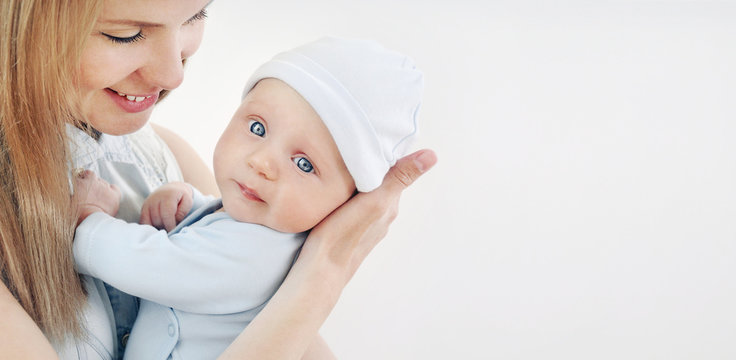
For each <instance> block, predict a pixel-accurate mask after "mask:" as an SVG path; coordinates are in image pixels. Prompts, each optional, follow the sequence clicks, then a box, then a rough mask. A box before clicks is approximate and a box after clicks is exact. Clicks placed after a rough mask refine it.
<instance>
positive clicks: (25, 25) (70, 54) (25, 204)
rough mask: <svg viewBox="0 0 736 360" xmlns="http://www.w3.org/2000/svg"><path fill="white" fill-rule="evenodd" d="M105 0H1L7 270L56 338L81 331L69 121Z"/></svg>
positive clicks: (1, 238) (1, 162)
mask: <svg viewBox="0 0 736 360" xmlns="http://www.w3.org/2000/svg"><path fill="white" fill-rule="evenodd" d="M100 8H101V0H98V1H88V0H71V1H70V0H3V1H2V2H0V277H1V278H2V280H3V282H4V283H5V285H6V286H7V287H8V289H9V290H10V292H11V293H12V294H13V295H14V296H15V298H16V299H17V300H18V301H19V302H20V304H21V305H22V306H23V308H24V309H25V311H26V312H27V313H28V314H29V315H30V316H31V318H33V319H34V321H35V322H36V323H37V324H38V326H39V327H40V328H41V330H42V331H44V333H45V334H46V335H47V336H48V337H49V338H50V339H52V340H63V339H64V338H66V337H68V336H74V337H79V336H81V335H82V325H81V324H82V322H81V311H82V308H83V306H84V304H85V302H86V296H85V293H84V290H83V287H82V283H81V280H80V278H79V275H78V274H77V273H76V272H75V271H74V262H73V256H72V250H71V244H72V240H73V235H74V224H75V220H76V219H74V218H73V217H74V215H75V214H74V213H73V212H72V211H70V209H71V208H72V207H71V202H70V185H69V181H68V173H69V169H68V167H69V156H68V155H69V152H68V149H67V136H66V130H65V127H66V124H68V123H73V122H74V121H75V119H79V114H78V113H77V110H76V109H77V102H76V98H75V96H73V95H74V94H77V91H76V90H75V89H76V87H75V82H76V80H75V76H76V74H77V73H78V67H79V62H80V57H81V52H82V49H83V48H84V45H85V41H86V39H87V38H88V37H89V34H90V33H91V32H92V29H93V27H94V23H95V20H96V19H97V16H98V14H99V11H100Z"/></svg>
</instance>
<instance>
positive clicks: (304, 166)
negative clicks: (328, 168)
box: [292, 156, 314, 173]
mask: <svg viewBox="0 0 736 360" xmlns="http://www.w3.org/2000/svg"><path fill="white" fill-rule="evenodd" d="M292 160H293V161H294V164H296V166H298V167H299V170H301V171H304V172H305V173H311V172H312V171H314V166H312V163H311V162H309V160H307V158H305V157H301V156H298V157H295V158H294V159H292Z"/></svg>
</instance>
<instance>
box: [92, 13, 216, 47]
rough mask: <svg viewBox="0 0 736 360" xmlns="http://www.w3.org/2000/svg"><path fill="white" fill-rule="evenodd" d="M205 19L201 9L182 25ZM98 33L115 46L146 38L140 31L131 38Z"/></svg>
mask: <svg viewBox="0 0 736 360" xmlns="http://www.w3.org/2000/svg"><path fill="white" fill-rule="evenodd" d="M206 18H207V10H206V9H202V10H201V11H200V12H198V13H196V14H195V15H194V16H192V17H191V18H189V20H187V21H185V22H184V25H190V24H192V23H195V22H197V21H200V20H204V19H206ZM100 33H101V34H102V35H105V37H107V38H108V39H110V41H112V42H114V43H116V44H130V43H134V42H136V41H139V40H143V39H145V38H146V37H145V36H144V35H143V32H142V31H140V30H139V31H138V33H137V34H135V35H133V36H129V37H120V36H113V35H110V34H106V33H104V32H100Z"/></svg>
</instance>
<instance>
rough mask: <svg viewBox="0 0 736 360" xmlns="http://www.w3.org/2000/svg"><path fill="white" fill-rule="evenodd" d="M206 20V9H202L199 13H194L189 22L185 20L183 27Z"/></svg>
mask: <svg viewBox="0 0 736 360" xmlns="http://www.w3.org/2000/svg"><path fill="white" fill-rule="evenodd" d="M206 18H207V9H202V10H201V11H200V12H198V13H196V14H195V15H194V16H192V17H190V18H189V20H187V21H186V22H185V23H184V25H189V24H191V23H193V22H197V21H200V20H204V19H206Z"/></svg>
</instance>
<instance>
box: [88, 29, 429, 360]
mask: <svg viewBox="0 0 736 360" xmlns="http://www.w3.org/2000/svg"><path fill="white" fill-rule="evenodd" d="M422 88H423V76H422V74H421V72H419V71H418V70H417V69H416V68H415V67H414V65H413V62H412V61H411V60H410V59H408V58H407V57H406V56H403V55H401V54H398V53H396V52H392V51H389V50H387V49H385V48H383V47H381V46H380V45H378V44H376V43H374V42H370V41H362V40H348V39H338V38H324V39H321V40H318V41H316V42H313V43H309V44H306V45H304V46H301V47H298V48H296V49H293V50H291V51H288V52H284V53H281V54H279V55H277V56H276V57H274V58H273V59H272V60H270V61H269V62H267V63H265V64H264V65H262V66H261V67H260V68H258V69H257V70H256V72H255V73H254V74H253V75H252V76H251V78H250V79H249V80H248V82H247V83H246V86H245V91H244V97H243V101H242V103H241V105H240V107H239V108H238V109H237V111H236V112H235V115H234V116H233V118H232V120H231V121H230V124H229V125H228V126H227V128H226V129H225V131H224V132H223V134H222V136H221V137H220V139H219V141H218V143H217V146H216V148H215V152H214V172H215V178H216V180H217V185H218V187H219V189H220V192H221V193H222V198H221V199H217V200H214V199H207V198H206V197H204V196H202V195H201V194H200V193H198V192H197V191H196V189H193V188H192V187H191V186H189V185H187V184H183V183H171V184H167V185H164V186H162V187H161V188H159V189H158V190H156V191H155V192H154V193H153V194H151V196H150V197H149V198H148V199H147V200H146V203H145V204H144V206H143V210H142V215H141V218H142V219H143V222H146V223H152V224H154V225H158V226H163V227H166V228H167V230H169V229H168V228H171V227H173V226H174V225H173V224H174V223H176V221H177V220H180V219H181V218H182V217H184V216H185V215H186V214H188V215H186V217H185V218H184V219H183V221H181V222H180V223H179V224H178V226H176V228H175V229H173V231H171V232H169V233H168V234H167V233H166V232H165V231H163V230H157V229H156V228H154V227H153V226H149V225H139V224H130V223H126V222H124V221H121V220H118V219H115V218H113V217H112V216H114V215H115V212H116V211H117V202H118V201H119V197H120V193H119V191H118V189H117V188H115V187H114V186H109V185H108V184H107V183H105V182H104V181H102V180H100V179H99V178H97V177H96V176H95V174H94V173H92V172H89V171H85V172H82V173H81V174H80V176H78V177H77V178H76V179H77V180H76V181H77V187H76V189H77V191H76V193H75V197H76V199H75V201H76V202H77V203H78V204H79V209H80V216H79V221H80V223H79V226H78V227H77V231H76V236H75V240H74V258H75V260H76V263H77V268H78V270H79V272H80V273H83V274H88V275H91V276H94V277H97V278H100V279H102V280H103V281H105V282H107V283H109V284H110V285H112V286H114V287H116V288H118V289H120V290H122V291H125V292H127V293H129V294H132V295H135V296H137V297H140V298H141V305H140V310H139V313H138V317H137V319H136V322H135V326H134V327H133V331H132V333H131V335H130V339H129V341H128V345H127V348H126V351H125V358H127V359H166V358H169V357H171V358H173V359H179V358H182V359H183V358H187V359H189V358H198V359H200V358H215V357H217V355H219V354H220V353H222V352H223V351H224V350H225V348H226V347H227V346H228V345H229V344H230V343H231V342H232V341H233V340H234V339H235V337H237V336H238V334H240V333H241V332H242V330H243V329H244V328H245V327H246V326H247V325H248V323H249V322H250V321H251V320H253V318H254V317H255V316H256V315H257V314H258V312H259V311H260V310H261V309H262V308H263V307H264V306H265V305H266V303H267V302H268V300H269V299H270V297H271V296H272V295H273V294H274V293H275V292H276V290H277V289H278V287H279V285H280V284H281V282H282V281H283V279H284V278H285V276H286V274H287V272H288V270H289V268H290V266H291V264H292V263H293V261H294V259H295V257H296V255H297V253H298V251H299V249H300V247H301V245H302V243H303V241H304V239H305V238H306V232H307V231H308V230H309V229H311V228H312V227H314V226H315V225H317V224H318V223H319V222H320V221H321V220H322V219H323V218H324V217H326V216H327V215H328V214H330V213H331V212H332V211H333V210H335V209H336V208H337V207H339V206H340V205H341V204H343V203H344V202H345V201H347V200H348V199H349V198H350V197H351V196H352V195H353V194H354V193H355V191H356V190H357V191H361V192H367V191H371V190H373V189H375V188H376V187H378V186H379V185H380V184H381V182H382V180H383V177H384V175H385V174H386V172H387V171H388V169H389V168H390V167H391V166H392V165H393V164H394V163H395V162H396V160H397V159H398V158H400V157H402V156H403V155H405V153H406V150H408V147H409V143H410V141H411V140H412V139H413V138H414V137H415V134H416V117H417V111H418V109H419V105H420V102H421V93H422ZM167 209H168V210H169V211H167ZM174 213H178V214H179V216H174V215H173V214H174ZM165 214H171V215H165Z"/></svg>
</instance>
